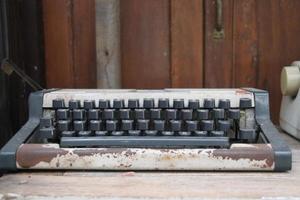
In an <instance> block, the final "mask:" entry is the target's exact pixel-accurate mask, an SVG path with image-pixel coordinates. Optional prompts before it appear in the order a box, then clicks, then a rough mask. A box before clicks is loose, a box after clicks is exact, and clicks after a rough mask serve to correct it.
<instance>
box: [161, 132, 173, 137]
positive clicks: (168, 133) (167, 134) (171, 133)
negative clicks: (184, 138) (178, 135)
mask: <svg viewBox="0 0 300 200" xmlns="http://www.w3.org/2000/svg"><path fill="white" fill-rule="evenodd" d="M161 134H162V135H163V136H174V132H173V131H162V132H161Z"/></svg>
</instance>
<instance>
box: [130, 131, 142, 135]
mask: <svg viewBox="0 0 300 200" xmlns="http://www.w3.org/2000/svg"><path fill="white" fill-rule="evenodd" d="M140 134H141V131H140V130H130V131H128V135H130V136H139V135H140Z"/></svg>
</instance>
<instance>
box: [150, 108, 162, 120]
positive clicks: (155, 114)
mask: <svg viewBox="0 0 300 200" xmlns="http://www.w3.org/2000/svg"><path fill="white" fill-rule="evenodd" d="M150 119H161V109H151V110H150Z"/></svg>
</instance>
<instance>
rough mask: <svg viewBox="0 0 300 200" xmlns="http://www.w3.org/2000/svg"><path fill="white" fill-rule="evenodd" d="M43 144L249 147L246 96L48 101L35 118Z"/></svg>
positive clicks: (253, 135)
mask: <svg viewBox="0 0 300 200" xmlns="http://www.w3.org/2000/svg"><path fill="white" fill-rule="evenodd" d="M39 132H40V135H42V137H43V138H44V139H45V140H47V141H45V142H47V143H48V142H58V143H59V144H60V146H61V147H133V148H134V147H137V148H138V147H151V148H160V147H164V148H166V147H167V148H168V147H170V148H176V147H178V148H185V147H188V148H198V147H203V148H208V147H215V148H229V147H230V144H231V143H232V142H233V141H234V142H235V143H236V142H243V143H255V142H256V141H257V135H258V130H257V127H256V125H255V119H254V107H253V104H252V100H251V99H250V98H239V101H238V106H236V105H235V106H233V105H232V102H231V100H230V99H214V98H204V99H201V100H199V99H186V98H185V99H180V98H179V99H168V98H159V99H154V98H144V99H134V98H132V99H112V100H111V99H98V100H77V99H69V100H68V101H65V100H64V99H62V98H55V99H53V100H52V106H51V109H47V110H46V111H44V114H43V117H42V118H41V120H40V128H39Z"/></svg>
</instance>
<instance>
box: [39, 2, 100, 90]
mask: <svg viewBox="0 0 300 200" xmlns="http://www.w3.org/2000/svg"><path fill="white" fill-rule="evenodd" d="M94 9H95V5H94V1H93V0H88V1H79V0H75V1H70V0H62V1H60V0H44V1H43V13H44V34H45V62H46V81H47V87H87V88H90V87H95V86H96V73H95V72H96V64H95V63H96V53H95V52H96V47H95V11H94Z"/></svg>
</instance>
